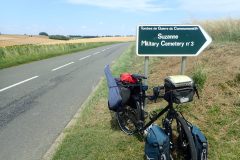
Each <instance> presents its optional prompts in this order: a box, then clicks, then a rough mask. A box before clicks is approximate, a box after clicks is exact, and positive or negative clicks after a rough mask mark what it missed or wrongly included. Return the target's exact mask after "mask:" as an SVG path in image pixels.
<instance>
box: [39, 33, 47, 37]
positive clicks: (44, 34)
mask: <svg viewBox="0 0 240 160" xmlns="http://www.w3.org/2000/svg"><path fill="white" fill-rule="evenodd" d="M39 35H40V36H48V34H47V33H46V32H40V33H39Z"/></svg>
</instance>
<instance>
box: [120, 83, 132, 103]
mask: <svg viewBox="0 0 240 160" xmlns="http://www.w3.org/2000/svg"><path fill="white" fill-rule="evenodd" d="M117 84H118V88H119V90H120V95H121V97H122V104H123V105H124V104H126V103H127V102H128V100H129V98H130V95H131V90H130V88H129V87H127V86H124V85H123V84H121V83H119V82H118V83H117Z"/></svg>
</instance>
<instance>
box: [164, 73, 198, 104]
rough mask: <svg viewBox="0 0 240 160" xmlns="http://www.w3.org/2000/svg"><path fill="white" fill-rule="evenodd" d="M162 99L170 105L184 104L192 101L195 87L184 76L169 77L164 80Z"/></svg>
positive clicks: (189, 79)
mask: <svg viewBox="0 0 240 160" xmlns="http://www.w3.org/2000/svg"><path fill="white" fill-rule="evenodd" d="M164 88H165V94H164V99H165V100H166V101H168V102H172V103H177V104H180V103H186V102H191V101H192V100H193V96H194V94H195V92H196V87H195V84H194V82H193V80H192V79H191V78H190V77H188V76H184V75H176V76H169V77H167V78H165V80H164Z"/></svg>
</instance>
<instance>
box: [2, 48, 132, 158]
mask: <svg viewBox="0 0 240 160" xmlns="http://www.w3.org/2000/svg"><path fill="white" fill-rule="evenodd" d="M128 46H129V43H121V44H114V45H110V46H104V47H99V48H95V49H91V50H88V51H82V52H77V53H74V54H70V55H64V56H59V57H54V58H50V59H46V60H42V61H37V62H32V63H29V64H24V65H20V66H16V67H11V68H7V69H2V70H0V159H1V160H38V159H41V157H42V156H43V155H44V154H45V152H46V151H47V150H48V148H49V147H50V146H51V144H52V143H53V142H54V140H55V139H56V138H57V137H58V135H59V134H60V133H61V131H62V130H63V129H64V127H65V126H66V125H67V123H68V122H69V121H70V120H71V118H72V117H73V116H74V114H75V113H76V112H77V110H78V109H79V107H80V106H81V104H82V103H83V102H84V100H85V99H86V98H87V97H88V95H89V94H90V93H91V91H92V90H93V89H94V87H95V86H96V85H97V83H98V82H99V80H100V78H101V77H102V76H103V75H104V73H103V69H104V66H105V65H106V64H110V63H112V61H114V60H115V59H116V58H117V57H119V56H120V54H121V53H122V52H123V51H124V50H125V49H126V48H127V47H128Z"/></svg>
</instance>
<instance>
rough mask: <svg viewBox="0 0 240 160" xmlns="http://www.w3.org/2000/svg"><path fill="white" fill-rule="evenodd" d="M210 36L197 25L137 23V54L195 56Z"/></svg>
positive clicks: (207, 42)
mask: <svg viewBox="0 0 240 160" xmlns="http://www.w3.org/2000/svg"><path fill="white" fill-rule="evenodd" d="M211 42H212V39H211V37H210V36H209V35H208V34H207V33H206V31H204V29H203V28H202V27H201V26H199V25H139V26H138V27H137V47H136V49H137V51H136V52H137V55H139V56H197V55H198V54H200V53H201V52H202V51H203V50H204V49H205V48H206V47H207V46H208V45H209V44H210V43H211Z"/></svg>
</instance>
